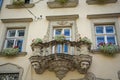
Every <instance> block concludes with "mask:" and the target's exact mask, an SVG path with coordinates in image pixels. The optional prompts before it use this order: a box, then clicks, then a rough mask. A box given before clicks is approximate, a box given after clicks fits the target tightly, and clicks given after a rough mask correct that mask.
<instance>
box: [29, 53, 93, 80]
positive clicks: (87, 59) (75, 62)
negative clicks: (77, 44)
mask: <svg viewBox="0 0 120 80" xmlns="http://www.w3.org/2000/svg"><path fill="white" fill-rule="evenodd" d="M91 61H92V57H91V56H89V55H83V54H82V55H70V54H64V53H59V54H57V53H56V54H50V55H47V56H38V55H36V56H31V57H30V62H31V64H32V66H33V68H34V69H35V72H36V73H38V74H42V73H43V72H44V71H45V70H46V69H48V70H49V71H53V72H55V74H56V76H57V77H58V78H59V79H60V80H62V79H63V78H64V77H65V75H66V74H67V72H69V71H73V70H74V69H77V70H78V71H79V72H80V73H86V72H87V70H88V69H89V67H90V65H91Z"/></svg>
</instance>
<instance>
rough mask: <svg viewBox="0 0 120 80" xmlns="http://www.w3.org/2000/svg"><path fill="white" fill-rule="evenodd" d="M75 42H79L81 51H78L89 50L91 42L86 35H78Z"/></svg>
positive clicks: (84, 51) (86, 51) (86, 52)
mask: <svg viewBox="0 0 120 80" xmlns="http://www.w3.org/2000/svg"><path fill="white" fill-rule="evenodd" d="M77 42H78V43H79V44H80V51H81V52H80V53H81V54H88V53H89V50H90V48H91V44H92V42H91V41H90V39H88V38H87V37H83V38H81V37H80V36H79V38H78V40H77Z"/></svg>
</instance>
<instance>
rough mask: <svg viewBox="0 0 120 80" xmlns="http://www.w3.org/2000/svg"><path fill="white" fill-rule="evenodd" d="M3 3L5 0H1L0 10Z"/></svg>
mask: <svg viewBox="0 0 120 80" xmlns="http://www.w3.org/2000/svg"><path fill="white" fill-rule="evenodd" d="M2 3H3V0H0V10H1V8H2Z"/></svg>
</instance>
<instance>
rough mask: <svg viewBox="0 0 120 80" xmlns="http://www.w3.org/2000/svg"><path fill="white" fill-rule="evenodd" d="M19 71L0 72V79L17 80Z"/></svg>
mask: <svg viewBox="0 0 120 80" xmlns="http://www.w3.org/2000/svg"><path fill="white" fill-rule="evenodd" d="M18 79H19V73H0V80H18Z"/></svg>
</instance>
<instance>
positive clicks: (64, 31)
mask: <svg viewBox="0 0 120 80" xmlns="http://www.w3.org/2000/svg"><path fill="white" fill-rule="evenodd" d="M58 35H64V36H65V38H66V40H71V28H67V27H66V28H54V35H53V37H55V36H58ZM63 47H64V50H63V52H64V53H67V52H68V45H67V44H64V46H63ZM61 52H62V45H58V46H57V53H61Z"/></svg>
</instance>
